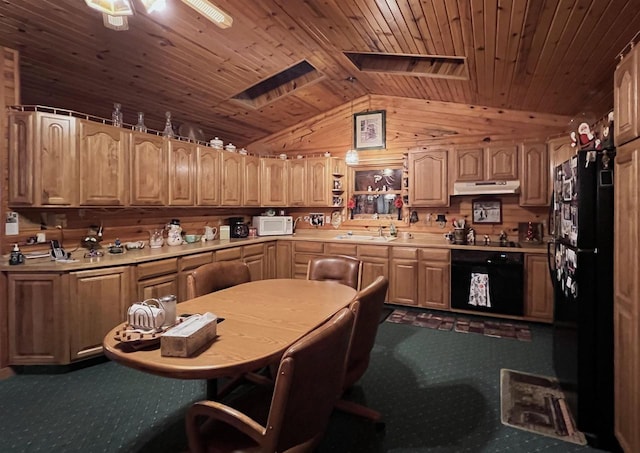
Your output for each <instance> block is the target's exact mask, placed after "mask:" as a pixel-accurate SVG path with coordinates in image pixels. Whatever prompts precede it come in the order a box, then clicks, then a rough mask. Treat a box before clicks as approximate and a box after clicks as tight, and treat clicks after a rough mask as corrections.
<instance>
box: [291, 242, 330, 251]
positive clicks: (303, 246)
mask: <svg viewBox="0 0 640 453" xmlns="http://www.w3.org/2000/svg"><path fill="white" fill-rule="evenodd" d="M293 250H294V252H296V253H297V252H302V253H319V254H323V253H324V242H294V243H293Z"/></svg>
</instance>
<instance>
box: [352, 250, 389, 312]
mask: <svg viewBox="0 0 640 453" xmlns="http://www.w3.org/2000/svg"><path fill="white" fill-rule="evenodd" d="M357 250H358V258H359V259H360V260H361V261H362V278H361V279H360V280H361V283H360V286H361V287H362V288H366V287H367V286H369V285H370V284H371V283H373V282H374V280H375V279H376V278H378V276H380V275H384V276H385V277H387V278H389V247H388V246H386V245H358V247H357ZM385 300H387V298H385Z"/></svg>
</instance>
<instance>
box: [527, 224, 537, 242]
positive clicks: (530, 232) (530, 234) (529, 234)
mask: <svg viewBox="0 0 640 453" xmlns="http://www.w3.org/2000/svg"><path fill="white" fill-rule="evenodd" d="M526 240H527V241H529V242H531V241H535V240H536V237H535V234H534V233H533V224H532V223H531V222H529V225H528V226H527V236H526Z"/></svg>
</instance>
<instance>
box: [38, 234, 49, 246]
mask: <svg viewBox="0 0 640 453" xmlns="http://www.w3.org/2000/svg"><path fill="white" fill-rule="evenodd" d="M46 240H47V237H46V236H45V234H44V233H37V234H36V242H37V243H38V244H42V243H43V242H45V241H46Z"/></svg>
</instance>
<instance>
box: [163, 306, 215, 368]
mask: <svg viewBox="0 0 640 453" xmlns="http://www.w3.org/2000/svg"><path fill="white" fill-rule="evenodd" d="M217 325H218V318H217V317H216V316H215V315H214V314H212V313H205V314H204V315H193V316H189V317H188V318H187V319H186V320H185V321H184V322H181V323H180V324H177V325H176V326H174V327H172V328H170V329H169V330H167V331H166V332H165V333H164V334H163V335H162V337H161V338H160V355H162V356H164V357H190V356H191V355H193V354H194V353H195V352H197V351H198V350H199V349H200V348H202V347H203V346H205V345H206V344H208V343H209V342H211V341H212V340H213V339H214V338H215V337H216V336H217Z"/></svg>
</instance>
